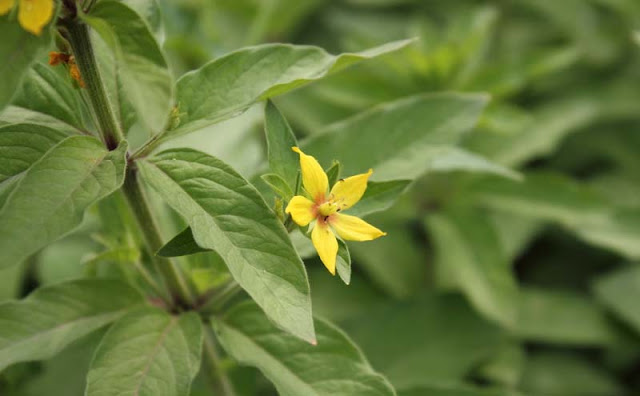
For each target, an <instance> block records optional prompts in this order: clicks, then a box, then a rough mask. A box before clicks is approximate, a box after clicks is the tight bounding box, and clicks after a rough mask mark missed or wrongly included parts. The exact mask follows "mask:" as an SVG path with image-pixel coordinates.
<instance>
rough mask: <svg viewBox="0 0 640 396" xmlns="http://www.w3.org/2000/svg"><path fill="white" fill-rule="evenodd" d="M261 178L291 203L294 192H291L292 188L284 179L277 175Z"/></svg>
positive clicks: (272, 174)
mask: <svg viewBox="0 0 640 396" xmlns="http://www.w3.org/2000/svg"><path fill="white" fill-rule="evenodd" d="M260 178H261V179H262V180H263V181H264V182H265V183H267V185H268V186H269V187H271V190H273V192H274V193H276V194H278V196H279V197H281V198H282V199H283V200H284V201H285V202H289V201H290V200H291V198H293V191H291V187H289V185H288V184H287V182H285V181H284V179H283V178H282V177H280V176H278V175H276V174H275V173H267V174H266V175H262V176H260ZM294 183H295V182H294Z"/></svg>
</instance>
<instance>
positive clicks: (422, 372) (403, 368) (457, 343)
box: [343, 294, 503, 389]
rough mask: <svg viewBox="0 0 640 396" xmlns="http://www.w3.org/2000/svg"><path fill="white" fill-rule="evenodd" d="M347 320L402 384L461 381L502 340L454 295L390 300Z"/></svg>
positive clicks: (376, 362)
mask: <svg viewBox="0 0 640 396" xmlns="http://www.w3.org/2000/svg"><path fill="white" fill-rule="evenodd" d="M343 325H344V328H345V330H346V331H347V333H348V334H349V335H350V336H351V337H353V339H354V341H355V342H356V343H357V344H358V345H359V346H360V347H361V348H362V349H363V351H364V353H365V355H366V356H367V358H369V360H370V361H371V364H372V366H373V367H374V368H375V369H377V370H380V372H382V373H383V374H385V375H386V376H387V377H388V378H389V380H390V381H391V383H392V384H393V385H394V386H395V387H396V388H398V389H402V388H408V387H414V386H421V385H432V384H433V383H453V382H458V381H460V380H462V379H463V378H465V377H466V376H467V375H468V373H469V372H470V371H471V369H472V368H473V367H474V366H476V365H477V364H478V363H480V362H481V361H483V360H485V359H486V358H487V357H488V356H490V355H492V354H493V353H494V352H495V350H496V349H497V348H498V347H499V346H500V345H501V343H502V342H503V336H502V333H501V331H500V330H499V329H498V328H497V327H496V326H494V325H492V324H490V323H489V322H486V321H484V320H483V319H482V318H481V317H479V316H478V315H477V314H476V313H475V312H474V311H473V310H472V309H471V308H470V307H469V306H468V305H467V304H466V302H465V301H464V300H463V299H462V298H460V297H458V296H452V295H449V296H446V295H440V296H438V295H435V294H428V295H424V296H421V297H420V298H418V299H415V300H413V301H406V300H405V301H403V302H394V303H386V304H384V305H380V306H377V307H374V308H372V309H369V310H365V311H362V312H360V313H359V314H358V315H353V316H352V317H351V318H349V319H348V320H347V321H345V322H344V323H343Z"/></svg>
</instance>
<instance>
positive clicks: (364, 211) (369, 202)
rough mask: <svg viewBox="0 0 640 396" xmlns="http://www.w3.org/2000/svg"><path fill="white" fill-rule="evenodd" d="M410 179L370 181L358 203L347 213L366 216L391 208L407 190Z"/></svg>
mask: <svg viewBox="0 0 640 396" xmlns="http://www.w3.org/2000/svg"><path fill="white" fill-rule="evenodd" d="M409 184H411V181H410V180H389V181H384V182H369V183H368V184H367V190H366V191H365V192H364V195H363V196H362V198H360V201H358V203H357V204H356V205H355V206H353V207H351V208H349V209H347V211H345V213H348V214H350V215H353V216H358V217H364V216H367V215H369V214H371V213H375V212H381V211H383V210H386V209H389V208H390V207H391V205H393V204H394V203H395V202H396V200H397V199H398V197H400V195H401V194H403V193H404V192H405V191H406V190H407V186H409Z"/></svg>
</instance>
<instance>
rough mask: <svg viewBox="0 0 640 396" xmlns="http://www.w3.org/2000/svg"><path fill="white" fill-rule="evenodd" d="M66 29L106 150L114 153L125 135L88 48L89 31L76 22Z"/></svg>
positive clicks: (89, 44)
mask: <svg viewBox="0 0 640 396" xmlns="http://www.w3.org/2000/svg"><path fill="white" fill-rule="evenodd" d="M65 27H66V29H67V33H68V34H67V35H66V36H67V39H68V40H69V43H70V44H71V49H72V51H73V56H74V57H75V62H76V64H77V65H78V68H79V69H80V74H81V75H82V80H83V81H84V84H85V88H86V92H87V94H88V96H89V101H90V102H91V107H92V108H93V112H94V115H95V117H96V120H97V123H98V128H99V130H100V134H101V136H102V139H103V140H104V142H105V145H106V146H107V148H109V150H113V149H114V148H116V147H118V144H120V142H121V141H122V140H124V135H123V134H122V130H121V129H120V126H119V125H118V123H117V122H116V118H115V117H114V115H113V111H112V108H111V105H110V103H109V100H108V98H107V94H106V91H105V88H104V84H103V82H102V78H101V77H100V71H99V70H98V64H97V62H96V57H95V54H94V53H93V47H92V46H91V39H90V38H89V28H88V27H87V25H86V24H84V23H82V22H80V21H78V20H73V21H71V22H69V23H67V24H66V25H65Z"/></svg>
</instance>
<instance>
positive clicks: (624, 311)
mask: <svg viewBox="0 0 640 396" xmlns="http://www.w3.org/2000/svg"><path fill="white" fill-rule="evenodd" d="M593 289H594V291H595V293H596V296H597V297H598V299H599V300H600V301H602V303H603V304H604V305H605V306H606V307H607V308H609V309H610V310H611V311H612V312H613V313H614V314H615V315H617V316H619V317H620V318H621V319H622V320H624V321H626V322H627V323H629V324H630V325H631V326H633V328H634V329H635V330H636V332H638V333H640V310H638V304H637V302H638V301H640V300H639V298H640V268H639V267H637V266H628V267H626V268H622V269H620V270H617V271H615V272H613V273H611V274H607V275H605V276H603V277H600V278H598V279H597V280H596V282H595V284H594V287H593Z"/></svg>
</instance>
